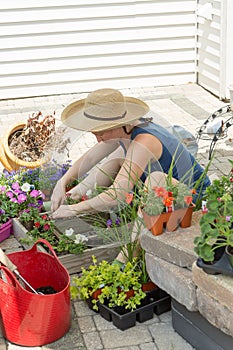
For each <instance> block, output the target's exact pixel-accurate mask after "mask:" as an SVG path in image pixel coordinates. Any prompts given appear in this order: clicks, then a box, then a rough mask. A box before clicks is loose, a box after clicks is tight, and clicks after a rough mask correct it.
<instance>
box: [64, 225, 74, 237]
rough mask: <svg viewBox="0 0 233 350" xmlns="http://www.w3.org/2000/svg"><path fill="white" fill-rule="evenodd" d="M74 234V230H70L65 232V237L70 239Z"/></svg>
mask: <svg viewBox="0 0 233 350" xmlns="http://www.w3.org/2000/svg"><path fill="white" fill-rule="evenodd" d="M73 233H74V230H73V229H72V227H71V228H69V229H66V230H65V235H66V236H68V237H70V236H72V234H73Z"/></svg>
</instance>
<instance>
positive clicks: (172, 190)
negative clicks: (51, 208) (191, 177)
mask: <svg viewBox="0 0 233 350" xmlns="http://www.w3.org/2000/svg"><path fill="white" fill-rule="evenodd" d="M139 194H140V198H141V211H142V215H143V219H144V222H145V225H146V226H147V228H148V229H149V230H151V231H152V233H153V234H154V235H158V234H161V233H162V232H163V227H164V226H165V225H166V228H167V230H168V231H174V230H176V229H177V227H178V226H179V225H180V226H181V227H188V226H190V224H191V217H192V212H193V209H194V207H195V206H194V204H193V194H195V190H194V189H192V190H190V188H189V187H188V186H187V185H186V184H184V183H182V182H177V183H175V184H174V183H171V182H170V183H169V181H167V183H166V185H165V186H157V187H151V186H145V187H144V188H142V189H141V191H140V193H139Z"/></svg>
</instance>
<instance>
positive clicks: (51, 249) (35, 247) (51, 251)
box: [31, 238, 60, 262]
mask: <svg viewBox="0 0 233 350" xmlns="http://www.w3.org/2000/svg"><path fill="white" fill-rule="evenodd" d="M38 243H43V244H44V245H46V247H47V248H48V249H49V250H50V253H52V255H53V257H54V258H55V259H56V260H57V261H58V262H60V261H59V259H58V257H57V254H56V253H55V251H54V249H53V247H52V246H51V244H50V243H49V242H48V241H47V240H46V239H43V238H40V239H38V240H37V241H36V242H35V243H34V245H33V247H32V248H31V250H32V251H33V252H36V251H38V250H37V244H38Z"/></svg>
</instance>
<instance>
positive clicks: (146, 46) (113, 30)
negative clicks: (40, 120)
mask: <svg viewBox="0 0 233 350" xmlns="http://www.w3.org/2000/svg"><path fill="white" fill-rule="evenodd" d="M195 8H196V1H193V0H180V1H178V0H177V1H176V0H165V1H164V0H160V1H159V0H154V1H153V0H141V1H133V0H126V1H123V0H56V1H54V0H40V1H39V2H35V1H33V0H20V1H19V0H11V1H8V2H7V1H1V4H0V96H1V98H2V99H4V98H17V97H26V96H40V95H50V94H60V93H70V92H81V91H90V90H93V89H97V88H100V87H106V86H111V87H116V88H124V87H137V86H138V87H141V86H159V85H160V86H161V85H173V84H183V83H187V82H195Z"/></svg>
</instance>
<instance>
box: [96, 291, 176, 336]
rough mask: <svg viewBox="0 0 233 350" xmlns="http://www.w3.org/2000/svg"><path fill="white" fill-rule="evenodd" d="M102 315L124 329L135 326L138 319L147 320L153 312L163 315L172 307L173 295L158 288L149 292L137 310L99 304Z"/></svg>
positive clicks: (140, 320)
mask: <svg viewBox="0 0 233 350" xmlns="http://www.w3.org/2000/svg"><path fill="white" fill-rule="evenodd" d="M98 307H99V313H100V315H101V316H102V317H103V318H104V319H105V320H107V321H112V322H113V324H114V325H115V326H116V327H117V328H119V329H120V330H122V331H124V330H126V329H128V328H131V327H134V326H135V324H136V321H138V322H140V323H141V322H145V321H147V320H150V319H151V318H153V314H154V313H155V314H156V315H161V314H162V313H164V312H167V311H169V310H170V309H171V297H170V296H169V295H168V294H167V293H166V292H165V291H163V290H162V289H160V288H156V289H155V290H153V291H151V292H148V293H147V296H146V297H145V299H144V300H143V302H142V305H141V306H139V307H138V308H137V309H136V310H133V311H128V310H125V309H124V308H122V307H115V308H109V307H108V306H107V305H104V304H100V303H99V304H98Z"/></svg>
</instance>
